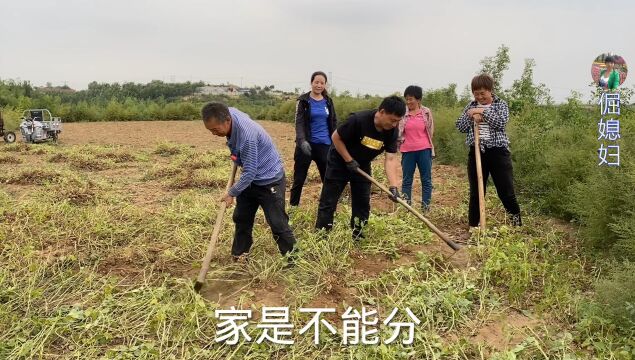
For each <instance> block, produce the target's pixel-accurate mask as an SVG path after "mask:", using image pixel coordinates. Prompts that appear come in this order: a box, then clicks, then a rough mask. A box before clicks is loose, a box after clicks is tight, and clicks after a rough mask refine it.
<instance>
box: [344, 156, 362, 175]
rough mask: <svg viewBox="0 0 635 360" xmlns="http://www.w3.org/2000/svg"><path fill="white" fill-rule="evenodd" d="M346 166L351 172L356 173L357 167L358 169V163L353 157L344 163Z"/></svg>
mask: <svg viewBox="0 0 635 360" xmlns="http://www.w3.org/2000/svg"><path fill="white" fill-rule="evenodd" d="M346 168H347V169H348V171H350V172H352V173H353V174H356V173H357V169H359V164H358V163H357V161H355V159H353V160H351V161H349V162H347V163H346Z"/></svg>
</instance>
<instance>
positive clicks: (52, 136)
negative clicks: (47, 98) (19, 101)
mask: <svg viewBox="0 0 635 360" xmlns="http://www.w3.org/2000/svg"><path fill="white" fill-rule="evenodd" d="M20 132H21V133H22V137H23V138H24V141H25V142H27V143H38V142H44V141H48V140H53V142H57V138H58V136H59V133H61V132H62V119H60V118H59V117H53V115H51V112H50V111H49V110H48V109H30V110H26V111H24V114H23V115H22V123H21V124H20Z"/></svg>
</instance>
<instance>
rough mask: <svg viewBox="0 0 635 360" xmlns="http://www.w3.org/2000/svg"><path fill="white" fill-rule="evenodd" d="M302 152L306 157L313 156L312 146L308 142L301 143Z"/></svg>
mask: <svg viewBox="0 0 635 360" xmlns="http://www.w3.org/2000/svg"><path fill="white" fill-rule="evenodd" d="M300 150H302V152H303V153H304V155H306V156H311V144H309V142H308V141H306V140H304V141H303V142H301V143H300Z"/></svg>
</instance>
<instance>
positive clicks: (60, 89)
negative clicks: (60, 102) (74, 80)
mask: <svg viewBox="0 0 635 360" xmlns="http://www.w3.org/2000/svg"><path fill="white" fill-rule="evenodd" d="M35 90H37V91H39V92H43V93H49V94H53V93H63V94H72V93H74V92H75V89H71V88H70V87H69V86H68V85H63V86H51V85H50V84H47V85H46V86H40V87H36V88H35Z"/></svg>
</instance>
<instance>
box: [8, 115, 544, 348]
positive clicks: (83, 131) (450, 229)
mask: <svg viewBox="0 0 635 360" xmlns="http://www.w3.org/2000/svg"><path fill="white" fill-rule="evenodd" d="M260 123H261V124H262V125H263V127H264V128H265V130H267V132H268V133H269V134H270V135H271V136H272V138H273V139H274V142H275V143H276V145H277V147H278V149H279V150H280V152H281V154H282V157H283V160H284V163H285V168H286V169H287V174H288V175H289V174H290V173H291V172H292V171H291V169H293V151H294V147H295V144H294V138H295V131H294V129H293V126H292V125H291V124H288V123H280V122H270V121H262V122H260ZM165 142H174V143H178V144H185V145H190V146H191V147H192V148H194V149H195V150H196V151H207V150H218V149H226V147H225V139H222V138H219V137H215V136H213V135H212V134H211V133H209V132H208V131H207V130H206V129H205V128H204V127H203V125H202V123H201V122H200V121H165V122H163V121H154V122H140V121H131V122H102V123H68V124H64V128H63V132H62V134H61V137H60V141H59V144H60V145H61V146H74V145H87V144H89V145H91V144H92V145H116V146H121V147H122V148H124V149H126V148H129V149H131V150H134V151H144V152H146V153H147V154H150V160H149V162H150V163H149V164H148V163H138V162H130V163H127V164H124V165H123V166H120V167H116V168H113V169H106V170H101V171H98V173H99V174H100V175H101V176H103V177H106V178H108V179H109V182H110V184H111V185H112V186H113V188H115V189H117V191H118V192H119V193H120V194H121V195H123V196H125V197H126V198H129V199H132V201H133V202H134V203H135V204H136V205H138V206H140V207H142V208H144V209H147V210H149V211H150V212H153V210H155V209H157V208H159V207H161V206H163V204H164V202H165V199H166V198H167V197H168V196H169V195H170V194H169V191H168V190H166V189H165V188H164V187H162V186H160V183H159V182H158V181H153V180H150V181H141V178H142V177H143V175H144V172H145V171H146V170H147V168H148V166H150V165H154V164H165V163H167V162H166V161H165V159H163V158H162V157H161V156H158V155H153V154H152V150H153V149H154V148H156V146H157V145H158V144H161V143H165ZM32 152H33V151H32V150H31V151H30V152H28V153H23V155H21V158H22V160H23V161H22V163H20V164H11V165H8V164H7V165H5V166H7V167H8V166H11V168H12V171H16V170H18V169H21V168H27V167H28V166H29V164H31V165H32V164H33V163H35V162H38V163H42V162H46V160H43V159H45V158H46V155H44V158H42V157H39V156H36V155H34V154H33V153H32ZM310 171H311V172H310V173H309V180H308V182H307V184H306V185H305V190H304V193H303V199H302V205H301V206H303V207H310V206H316V204H317V202H318V199H319V193H320V187H321V185H320V182H319V177H317V170H316V169H315V168H314V167H312V168H311V170H310ZM432 173H433V184H434V187H435V188H434V194H433V210H432V211H431V212H430V213H429V214H428V215H427V216H428V217H429V219H430V220H431V221H432V222H433V223H434V224H435V225H436V226H437V227H438V228H439V229H441V230H442V231H445V232H447V233H448V234H450V235H451V236H454V237H460V236H462V235H463V234H464V233H465V232H466V225H465V219H461V218H457V216H447V209H458V208H459V207H460V206H461V203H462V202H463V201H464V196H465V194H466V189H467V184H466V181H465V170H464V169H462V168H457V167H452V166H445V165H439V164H436V163H435V164H433V171H432ZM416 178H418V177H416ZM287 186H288V187H290V184H287ZM35 187H36V186H34V185H5V189H7V190H8V192H9V193H10V194H12V195H13V196H14V197H16V198H21V197H24V196H27V195H28V193H29V191H30V190H33V189H34V188H35ZM413 189H414V191H413V198H414V199H420V196H421V195H420V191H421V184H420V182H419V180H418V179H417V180H415V184H414V186H413ZM371 208H372V209H373V211H381V212H384V213H388V214H390V213H394V212H396V211H400V213H399V216H407V215H403V214H406V210H405V209H398V210H397V207H396V206H395V205H394V204H393V203H392V202H391V201H390V200H388V199H387V198H386V197H385V196H384V195H383V194H381V193H380V192H379V191H377V189H374V192H373V196H372V199H371ZM440 209H444V211H445V212H444V211H441V210H440ZM72 250H73V249H72V248H68V247H67V246H66V245H63V246H62V247H61V248H59V249H57V248H56V249H47V250H46V251H44V252H42V257H43V259H44V261H51V258H54V257H59V256H63V255H64V254H66V253H68V252H69V251H70V252H72ZM418 252H423V253H426V254H430V255H438V256H440V257H441V258H442V259H443V260H444V261H445V262H446V263H447V264H448V265H449V266H450V267H458V268H464V267H468V266H470V265H471V262H470V258H469V256H468V253H467V252H466V251H459V252H454V251H453V250H451V249H450V248H449V247H448V246H447V245H445V244H444V243H443V242H442V241H441V240H440V239H439V238H438V237H436V236H435V237H433V242H432V243H430V244H427V245H416V246H414V245H410V246H404V247H402V248H401V249H400V251H399V258H398V259H396V260H395V259H390V258H388V257H387V256H385V255H381V254H380V255H367V254H366V255H362V254H353V268H352V269H353V270H352V271H353V274H352V276H353V278H356V279H362V278H373V277H376V276H378V275H379V274H380V273H382V272H384V271H386V270H390V269H393V268H396V267H398V266H401V265H407V264H410V263H413V262H414V261H416V254H417V253H418ZM99 270H100V271H101V272H104V273H114V274H117V275H123V276H126V275H130V276H136V275H138V274H139V273H141V272H143V270H141V269H136V268H135V267H134V265H133V264H128V263H121V258H113V259H105V261H104V262H103V264H102V265H101V266H100V268H99ZM175 272H176V273H175V275H177V276H178V275H181V276H183V277H191V278H193V277H194V276H196V273H197V270H196V269H193V268H192V267H190V266H180V267H179V266H177V267H176V268H175ZM201 294H202V295H203V296H205V297H206V298H207V299H209V300H210V301H214V302H217V303H219V304H220V305H221V306H225V307H227V306H231V305H236V304H237V303H240V304H239V305H240V306H243V307H251V306H262V305H267V306H276V305H279V306H282V305H284V304H289V299H286V298H285V297H284V296H285V295H284V294H285V292H284V284H279V283H271V282H269V283H266V284H255V283H253V281H251V280H250V279H249V278H248V277H246V276H245V274H241V273H240V271H238V272H237V273H236V274H233V275H230V276H227V277H225V278H223V279H209V281H208V283H207V284H206V286H204V287H203V290H202V292H201ZM361 303H362V299H360V298H358V297H357V294H356V290H355V289H354V288H352V287H348V286H346V284H342V283H340V282H338V281H333V283H332V286H330V287H329V288H328V289H326V291H325V292H324V293H322V294H319V295H318V296H316V297H315V298H314V299H313V300H312V301H311V302H310V303H309V304H308V306H315V307H336V308H338V311H343V309H342V305H343V304H348V305H350V306H355V305H356V304H357V305H359V304H361ZM533 324H534V322H532V321H526V319H525V318H524V317H523V316H522V315H518V314H510V315H509V316H501V317H500V318H497V319H496V320H494V321H493V322H490V323H487V324H482V326H480V327H476V328H475V330H474V333H473V336H474V341H475V342H485V343H487V344H489V345H491V346H492V347H494V348H505V347H507V346H509V345H510V344H512V343H514V342H515V341H516V343H517V338H515V337H514V335H511V338H510V337H509V334H508V330H509V329H511V328H518V327H526V326H525V325H533Z"/></svg>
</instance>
